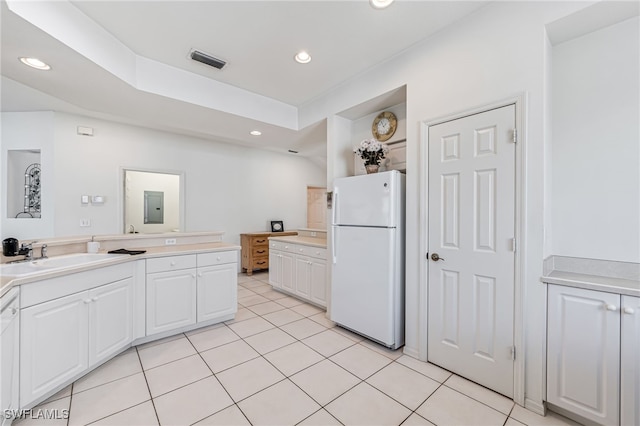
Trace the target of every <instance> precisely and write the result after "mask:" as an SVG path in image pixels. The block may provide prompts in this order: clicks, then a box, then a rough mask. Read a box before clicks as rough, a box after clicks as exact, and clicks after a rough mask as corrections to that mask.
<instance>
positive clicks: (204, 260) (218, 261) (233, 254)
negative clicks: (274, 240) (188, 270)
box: [198, 249, 267, 267]
mask: <svg viewBox="0 0 640 426" xmlns="http://www.w3.org/2000/svg"><path fill="white" fill-rule="evenodd" d="M265 250H267V249H265ZM237 262H238V252H237V251H235V250H232V251H216V252H212V253H200V254H198V267H201V266H214V265H222V264H224V263H237Z"/></svg>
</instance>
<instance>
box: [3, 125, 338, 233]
mask: <svg viewBox="0 0 640 426" xmlns="http://www.w3.org/2000/svg"><path fill="white" fill-rule="evenodd" d="M27 118H28V123H25V120H27ZM2 124H3V133H2V135H3V147H2V149H3V153H4V152H5V151H6V149H7V148H5V142H6V141H8V142H9V144H7V145H8V146H9V145H10V146H11V147H13V148H12V149H14V148H23V147H25V146H24V144H27V145H28V146H26V147H29V148H42V153H43V160H42V161H43V173H45V171H52V170H55V173H54V175H53V178H52V179H50V180H49V181H46V182H45V183H43V195H46V196H50V197H52V198H51V201H50V203H49V205H48V206H49V207H48V211H47V210H46V208H47V206H46V205H44V203H43V209H45V210H44V211H43V215H44V214H47V213H51V210H55V225H54V226H52V227H51V228H50V229H48V230H38V231H37V232H36V231H34V232H27V230H24V229H17V228H15V227H8V226H6V225H5V224H4V222H6V221H4V220H3V229H2V237H3V238H5V237H6V236H9V235H10V236H15V237H16V238H19V239H25V238H32V237H33V238H38V237H53V236H72V235H98V234H117V233H121V232H122V229H121V228H120V224H121V223H122V215H123V210H122V201H121V199H120V197H121V194H122V190H121V189H120V186H119V185H120V182H121V178H120V173H121V169H122V168H123V167H124V168H131V169H159V170H165V171H170V170H173V171H184V173H185V186H186V194H185V198H186V220H185V222H186V229H185V230H186V231H209V230H214V231H216V230H220V231H225V232H226V234H225V237H224V240H225V241H227V242H232V243H239V242H240V239H239V234H240V233H242V232H253V231H265V230H268V229H270V221H271V220H274V219H278V220H283V221H284V224H285V228H287V229H295V228H300V227H306V188H307V185H312V186H314V185H315V186H324V182H325V181H326V174H325V171H324V170H321V169H320V168H319V167H318V166H316V165H315V164H313V163H312V162H310V161H308V160H306V159H305V158H303V157H297V156H295V155H288V154H279V153H274V152H270V151H262V150H257V149H250V148H246V147H240V146H233V145H229V144H224V143H218V142H214V141H208V140H202V139H197V138H192V137H187V136H180V135H175V134H170V133H166V132H160V131H155V130H150V129H146V128H141V127H134V126H129V125H124V124H118V123H113V122H109V121H103V120H97V119H93V118H87V117H82V116H75V115H68V114H62V113H56V114H53V113H44V114H23V113H13V114H3V115H2ZM77 126H88V127H92V128H94V136H93V137H88V136H80V135H77V134H76V128H77ZM23 128H27V129H42V130H41V131H40V133H42V135H41V136H42V138H43V139H40V140H50V141H51V146H53V145H54V141H55V153H51V154H49V153H50V152H51V149H50V147H49V146H47V147H46V148H45V147H42V146H41V145H34V146H32V145H30V144H28V143H26V142H25V138H24V131H23ZM46 155H50V157H46ZM45 184H46V186H45ZM52 185H53V187H52ZM53 193H54V194H55V196H54V194H53ZM81 195H103V196H105V199H106V201H105V203H104V204H103V205H101V206H98V205H88V206H82V205H81V203H80V196H81ZM54 198H55V203H54V200H53V199H54ZM3 199H5V197H3ZM52 205H55V209H52V208H51V206H52ZM82 218H87V219H90V220H91V227H88V228H85V227H80V226H79V225H80V219H82Z"/></svg>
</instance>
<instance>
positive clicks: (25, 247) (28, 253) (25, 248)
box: [18, 241, 37, 260]
mask: <svg viewBox="0 0 640 426" xmlns="http://www.w3.org/2000/svg"><path fill="white" fill-rule="evenodd" d="M36 242H37V241H31V242H30V243H29V244H25V243H22V246H21V247H20V251H19V252H18V254H22V255H24V260H33V243H36Z"/></svg>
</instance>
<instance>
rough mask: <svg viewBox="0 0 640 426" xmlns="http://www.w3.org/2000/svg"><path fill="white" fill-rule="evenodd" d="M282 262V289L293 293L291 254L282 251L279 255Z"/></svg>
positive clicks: (293, 264) (293, 274)
mask: <svg viewBox="0 0 640 426" xmlns="http://www.w3.org/2000/svg"><path fill="white" fill-rule="evenodd" d="M280 258H281V260H282V289H283V290H286V291H288V292H291V293H293V292H295V257H294V255H293V253H289V252H286V251H283V252H281V253H280Z"/></svg>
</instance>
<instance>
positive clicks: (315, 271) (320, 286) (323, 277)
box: [309, 259, 327, 307]
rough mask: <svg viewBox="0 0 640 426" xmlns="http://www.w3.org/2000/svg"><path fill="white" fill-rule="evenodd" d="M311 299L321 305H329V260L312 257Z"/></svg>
mask: <svg viewBox="0 0 640 426" xmlns="http://www.w3.org/2000/svg"><path fill="white" fill-rule="evenodd" d="M310 270H311V276H310V277H309V278H310V279H309V281H310V283H311V290H310V291H311V301H312V302H313V303H316V304H318V305H320V306H324V307H326V306H327V282H326V281H327V262H326V261H324V260H320V259H311V265H310Z"/></svg>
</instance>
